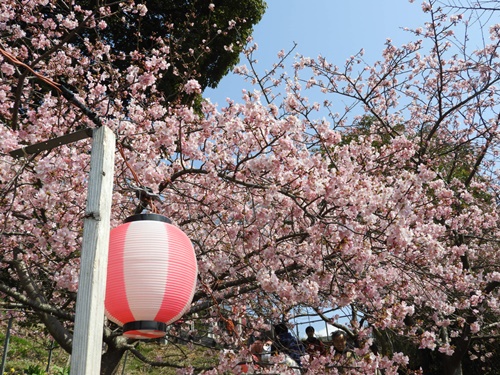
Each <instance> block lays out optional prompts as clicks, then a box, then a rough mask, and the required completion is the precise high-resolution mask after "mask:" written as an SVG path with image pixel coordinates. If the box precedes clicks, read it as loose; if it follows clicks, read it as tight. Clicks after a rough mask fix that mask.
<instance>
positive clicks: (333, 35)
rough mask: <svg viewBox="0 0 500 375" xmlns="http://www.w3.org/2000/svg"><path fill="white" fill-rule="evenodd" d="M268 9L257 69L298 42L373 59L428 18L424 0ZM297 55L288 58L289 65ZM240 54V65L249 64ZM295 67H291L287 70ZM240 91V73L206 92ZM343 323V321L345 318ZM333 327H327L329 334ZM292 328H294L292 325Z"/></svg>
mask: <svg viewBox="0 0 500 375" xmlns="http://www.w3.org/2000/svg"><path fill="white" fill-rule="evenodd" d="M267 2H268V8H267V11H266V13H265V14H264V16H263V18H262V20H261V22H260V23H259V24H257V25H256V26H255V27H254V34H253V36H254V41H255V42H256V43H257V44H258V45H259V50H258V51H257V52H256V54H255V55H254V57H256V58H257V59H258V61H259V63H258V66H257V68H258V71H260V72H263V71H265V70H267V69H270V68H271V66H272V64H273V63H275V62H276V61H277V58H276V56H277V53H278V52H279V51H280V50H282V49H284V50H285V51H288V50H289V49H290V48H292V47H293V44H294V42H295V43H297V47H296V49H295V51H294V52H295V53H296V54H301V55H304V56H308V57H314V58H315V57H317V56H318V55H319V54H321V55H323V56H325V57H327V59H328V60H329V61H330V62H332V63H334V64H337V65H342V64H343V62H344V61H345V60H346V58H348V57H349V56H351V55H353V54H356V53H357V52H359V50H360V49H361V48H363V49H364V50H365V55H364V58H365V60H366V61H367V62H369V63H371V62H374V61H376V60H378V59H379V58H380V56H381V52H382V50H383V48H384V44H385V42H386V39H387V38H390V39H392V41H393V42H394V43H395V44H396V45H400V44H403V43H406V42H408V41H409V40H411V39H412V35H411V34H409V33H408V32H405V31H404V30H402V28H403V27H410V28H416V27H418V26H422V25H423V23H424V22H425V21H426V20H427V16H426V15H425V14H424V13H422V11H421V1H419V0H417V1H415V3H413V4H410V3H409V2H408V1H406V0H378V1H376V0H267ZM292 61H293V59H290V61H288V64H291V63H292ZM245 63H246V60H245V58H244V57H242V59H241V62H240V64H245ZM290 71H291V69H290V70H289V72H290ZM242 89H247V90H253V87H252V86H251V85H250V83H248V82H245V81H244V80H243V79H242V78H241V77H239V76H236V75H233V74H229V75H228V76H226V77H225V78H224V79H223V80H222V81H221V83H220V84H219V86H218V87H217V88H216V89H213V90H212V89H208V90H206V91H205V92H204V96H205V97H206V98H210V100H211V101H212V103H218V104H219V106H224V104H225V101H226V98H227V97H229V98H231V99H233V100H234V101H236V102H238V101H240V98H241V91H242ZM314 320H315V319H314V318H311V320H309V319H307V318H305V319H300V320H298V321H297V322H296V323H300V324H299V327H298V331H299V336H300V337H301V338H303V337H305V332H304V331H305V328H306V327H307V325H308V324H309V323H310V322H311V323H312V321H314ZM343 322H345V320H344V321H343ZM312 325H313V326H314V327H315V329H316V335H317V336H322V335H325V334H326V327H325V324H324V323H323V322H319V323H312ZM333 330H334V328H333V327H330V328H329V329H328V333H330V334H331V332H332V331H333ZM294 332H296V330H295V329H294Z"/></svg>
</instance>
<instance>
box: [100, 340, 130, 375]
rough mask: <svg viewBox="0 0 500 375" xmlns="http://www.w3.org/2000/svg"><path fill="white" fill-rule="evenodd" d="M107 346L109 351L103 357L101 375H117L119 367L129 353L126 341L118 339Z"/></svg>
mask: <svg viewBox="0 0 500 375" xmlns="http://www.w3.org/2000/svg"><path fill="white" fill-rule="evenodd" d="M107 344H108V346H107V350H106V352H105V353H104V354H103V355H102V357H101V375H115V374H116V373H117V371H118V365H119V364H120V361H121V359H122V357H123V355H124V354H125V352H126V351H127V346H126V339H125V338H124V337H116V338H114V339H113V340H111V341H110V342H108V343H107Z"/></svg>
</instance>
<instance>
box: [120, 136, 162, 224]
mask: <svg viewBox="0 0 500 375" xmlns="http://www.w3.org/2000/svg"><path fill="white" fill-rule="evenodd" d="M116 147H117V148H118V151H119V152H120V155H121V157H122V159H123V161H124V163H125V165H126V166H127V168H128V169H129V170H130V173H132V176H133V178H134V181H135V183H136V184H137V187H135V186H131V189H132V190H135V194H136V197H137V198H138V199H139V205H138V206H137V208H136V209H135V214H140V213H141V212H142V210H143V209H147V207H148V206H149V207H150V208H151V212H152V213H158V208H157V207H156V205H155V203H154V200H158V201H160V202H161V198H160V196H159V195H158V194H154V193H153V191H152V190H151V189H150V188H148V187H145V186H144V185H143V184H142V183H141V180H140V179H139V176H138V175H137V173H136V172H135V170H134V168H132V166H131V165H130V163H129V162H128V160H127V157H126V156H125V152H124V151H123V146H122V145H121V144H120V143H117V145H116Z"/></svg>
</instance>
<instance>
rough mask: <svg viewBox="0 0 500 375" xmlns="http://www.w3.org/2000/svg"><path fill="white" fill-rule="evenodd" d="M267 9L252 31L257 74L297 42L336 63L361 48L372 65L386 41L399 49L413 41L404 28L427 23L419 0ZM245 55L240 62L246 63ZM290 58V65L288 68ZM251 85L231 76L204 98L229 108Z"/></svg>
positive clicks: (292, 1) (272, 1) (337, 1)
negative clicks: (279, 53)
mask: <svg viewBox="0 0 500 375" xmlns="http://www.w3.org/2000/svg"><path fill="white" fill-rule="evenodd" d="M267 3H268V8H267V10H266V13H265V14H264V16H263V18H262V20H261V21H260V23H259V24H257V25H256V26H255V27H254V34H253V36H254V41H255V42H256V43H257V44H258V45H259V50H258V51H257V52H256V54H255V56H256V57H257V59H258V61H259V63H258V66H257V67H258V71H260V72H263V71H265V70H266V69H270V68H271V65H272V64H273V63H274V62H276V61H277V58H276V55H277V53H278V52H279V51H280V50H282V49H284V50H285V51H288V50H289V49H291V48H292V47H293V44H294V42H295V43H297V47H296V49H295V51H294V52H295V53H296V54H301V55H304V56H308V57H314V58H315V57H317V56H318V55H319V54H321V55H323V56H325V57H327V59H328V60H329V61H331V62H333V63H335V64H337V65H342V63H343V62H344V61H345V60H346V58H348V57H349V56H350V55H353V54H355V53H357V52H359V50H360V49H361V48H364V50H365V55H364V57H365V59H366V60H367V61H368V62H373V61H375V60H378V59H379V57H380V56H381V52H382V50H383V48H384V44H385V42H386V39H387V38H390V39H392V40H393V42H394V43H395V44H396V45H399V44H402V43H405V42H407V41H409V40H410V39H411V35H410V34H409V33H408V32H405V31H404V30H402V28H403V27H411V28H414V27H418V26H421V25H422V24H423V23H424V22H425V21H426V20H427V18H426V15H425V14H424V13H422V11H421V4H420V3H421V1H418V0H417V1H415V3H413V4H410V3H409V2H408V1H407V0H379V1H375V0H267ZM245 62H246V61H245V58H244V57H242V59H241V62H240V63H241V64H245ZM291 62H292V60H290V61H289V62H288V63H289V64H290V63H291ZM242 89H249V90H252V89H253V88H252V86H251V85H250V84H249V83H247V82H245V81H243V79H242V78H241V77H238V76H235V75H233V74H229V75H228V76H226V77H225V78H224V79H223V80H222V81H221V83H220V84H219V86H218V87H217V88H216V89H213V90H212V89H207V90H206V91H205V93H204V96H205V97H207V98H210V99H211V101H212V103H218V104H219V105H220V106H223V105H224V104H225V100H226V98H227V97H229V98H231V99H233V100H235V101H239V99H240V97H241V90H242Z"/></svg>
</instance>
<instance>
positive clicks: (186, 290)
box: [105, 220, 198, 338]
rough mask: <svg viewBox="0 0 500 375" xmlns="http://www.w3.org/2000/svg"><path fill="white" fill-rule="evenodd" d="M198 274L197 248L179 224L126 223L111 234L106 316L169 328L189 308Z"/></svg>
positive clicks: (118, 322)
mask: <svg viewBox="0 0 500 375" xmlns="http://www.w3.org/2000/svg"><path fill="white" fill-rule="evenodd" d="M197 273H198V267H197V263H196V257H195V253H194V249H193V245H192V244H191V241H190V240H189V238H188V237H187V236H186V235H185V234H184V232H182V231H181V230H180V229H179V228H177V227H176V226H174V225H171V224H168V223H165V222H160V221H152V220H143V221H131V222H129V223H126V224H122V225H120V226H119V227H117V228H114V229H112V230H111V234H110V246H109V260H108V277H107V285H106V301H105V308H106V316H107V317H108V318H109V319H110V320H111V321H113V322H115V323H116V324H118V325H120V326H123V325H124V324H126V323H130V322H135V321H156V322H162V323H165V324H170V323H172V322H174V321H176V320H178V319H179V318H180V317H181V316H182V315H183V314H184V313H185V312H186V311H187V310H188V309H189V308H190V305H191V301H192V298H193V295H194V292H195V287H196V277H197ZM144 334H145V338H146V336H147V335H148V333H147V332H144ZM134 335H136V333H135V332H134ZM134 337H135V336H134Z"/></svg>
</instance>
